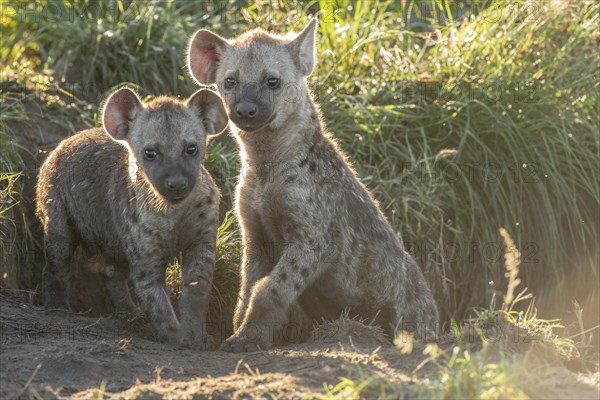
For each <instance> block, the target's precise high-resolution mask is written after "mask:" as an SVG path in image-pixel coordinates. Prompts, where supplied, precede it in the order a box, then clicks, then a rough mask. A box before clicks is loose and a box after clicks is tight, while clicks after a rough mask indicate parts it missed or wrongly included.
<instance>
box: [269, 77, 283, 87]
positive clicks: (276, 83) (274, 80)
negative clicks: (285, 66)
mask: <svg viewBox="0 0 600 400" xmlns="http://www.w3.org/2000/svg"><path fill="white" fill-rule="evenodd" d="M280 83H281V80H280V79H279V78H271V79H269V80H268V81H267V87H269V88H271V89H277V88H278V87H279V84H280Z"/></svg>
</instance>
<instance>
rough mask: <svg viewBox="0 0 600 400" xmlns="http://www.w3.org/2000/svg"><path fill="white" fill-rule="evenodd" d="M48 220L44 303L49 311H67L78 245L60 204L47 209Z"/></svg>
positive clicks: (43, 283)
mask: <svg viewBox="0 0 600 400" xmlns="http://www.w3.org/2000/svg"><path fill="white" fill-rule="evenodd" d="M45 217H46V218H45V221H44V248H45V252H46V266H45V268H44V272H43V275H42V301H43V303H44V306H46V307H48V308H60V309H66V310H68V309H70V307H69V276H70V270H71V261H72V259H73V253H74V252H75V248H76V247H77V244H78V242H77V240H76V236H75V235H74V233H73V231H72V228H71V227H70V226H69V223H68V219H67V216H66V213H64V212H63V210H62V206H61V205H60V204H58V202H56V204H53V207H48V209H46V216H45Z"/></svg>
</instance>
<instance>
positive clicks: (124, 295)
mask: <svg viewBox="0 0 600 400" xmlns="http://www.w3.org/2000/svg"><path fill="white" fill-rule="evenodd" d="M102 276H103V277H104V286H105V287H106V290H107V291H108V296H109V297H110V300H111V302H112V304H113V307H114V308H115V313H116V314H119V315H125V316H128V317H133V316H136V315H138V314H140V313H141V310H140V309H139V307H138V306H137V305H136V304H135V303H134V302H133V299H132V298H131V293H130V292H129V285H128V284H127V279H128V277H129V273H128V270H127V269H126V268H125V269H124V268H123V267H122V266H119V267H115V266H114V265H110V264H107V265H105V266H104V270H103V273H102Z"/></svg>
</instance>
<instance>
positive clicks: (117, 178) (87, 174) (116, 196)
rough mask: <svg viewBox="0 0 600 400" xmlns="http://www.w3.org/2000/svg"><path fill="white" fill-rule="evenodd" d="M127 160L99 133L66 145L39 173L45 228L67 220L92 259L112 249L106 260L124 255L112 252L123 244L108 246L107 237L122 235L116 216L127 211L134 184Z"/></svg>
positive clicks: (73, 139) (39, 202)
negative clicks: (53, 221)
mask: <svg viewBox="0 0 600 400" xmlns="http://www.w3.org/2000/svg"><path fill="white" fill-rule="evenodd" d="M128 158H129V155H128V152H127V149H126V148H125V147H123V146H122V145H120V144H118V143H116V142H115V141H114V140H112V139H111V138H109V137H108V135H106V134H105V133H104V131H103V130H102V129H100V128H96V129H90V130H87V131H83V132H81V133H78V134H76V135H74V136H72V137H70V138H69V139H67V140H65V141H63V142H62V143H61V144H60V146H59V147H57V149H56V150H55V151H54V152H53V153H52V154H51V156H50V157H49V159H48V160H47V162H46V163H45V164H44V166H43V168H42V169H41V171H40V176H39V181H38V192H37V193H38V194H37V207H38V213H39V215H40V217H41V219H42V223H43V225H44V227H45V228H47V225H48V223H49V222H50V220H51V219H53V218H55V219H56V218H67V221H66V222H67V224H68V228H69V229H71V230H73V231H74V233H76V236H77V237H78V239H80V240H81V242H82V244H84V246H85V248H86V250H87V251H88V252H89V253H90V254H96V253H98V252H100V251H102V250H104V249H102V248H107V247H108V248H112V250H113V251H110V252H109V253H108V254H107V255H108V256H117V255H118V254H119V253H121V252H119V251H114V250H117V249H114V247H120V245H119V242H120V241H119V240H114V242H113V241H111V242H112V243H107V241H108V240H107V238H108V237H109V236H112V237H114V238H115V239H116V238H117V237H119V236H120V233H121V229H120V227H119V224H118V223H117V222H118V221H120V220H122V218H123V217H124V216H123V215H116V213H115V212H114V211H115V210H118V211H119V213H123V212H125V211H126V210H127V209H128V208H129V207H128V204H129V198H130V195H131V193H130V191H129V185H130V184H131V183H130V182H131V180H130V177H129V176H128V175H127V169H124V168H123V165H127V163H128ZM108 231H110V232H112V235H107V234H106V232H108ZM119 261H122V260H119Z"/></svg>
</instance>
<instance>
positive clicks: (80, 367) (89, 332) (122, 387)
mask: <svg viewBox="0 0 600 400" xmlns="http://www.w3.org/2000/svg"><path fill="white" fill-rule="evenodd" d="M346 321H347V320H346ZM350 322H351V324H349V325H348V322H344V321H342V322H341V323H340V322H339V321H337V322H336V323H335V324H332V326H333V330H331V329H329V330H324V331H323V332H322V334H320V335H319V336H320V337H319V338H318V339H316V340H312V341H309V342H307V343H305V344H300V345H291V346H284V347H278V348H275V349H273V350H270V351H264V352H253V353H244V354H231V353H225V352H221V351H209V352H200V351H193V350H188V349H181V348H177V347H173V346H169V345H165V344H161V343H157V342H154V341H152V340H150V339H151V337H150V332H149V329H148V327H147V326H146V324H145V323H143V322H137V323H136V322H131V321H126V320H122V319H118V318H115V317H100V318H98V317H89V316H85V315H78V314H73V313H68V312H64V311H55V310H46V309H44V308H41V307H36V306H32V305H30V304H29V303H28V302H27V301H26V299H24V298H23V296H15V295H14V294H13V293H12V292H9V291H6V290H0V399H13V398H30V399H31V398H75V399H102V398H114V399H122V398H125V399H127V398H143V399H153V398H172V399H181V398H214V399H221V398H223V399H225V398H314V397H315V396H319V395H323V394H326V393H327V391H326V389H325V385H330V386H329V388H330V389H331V388H332V387H334V386H335V385H337V384H338V383H339V382H340V377H346V378H349V379H352V380H353V381H355V382H361V381H364V379H365V377H369V378H372V377H381V378H383V379H384V380H385V381H386V382H387V383H389V384H386V386H385V388H386V396H389V398H404V397H405V396H408V397H410V393H411V392H412V389H413V386H414V385H415V384H416V383H420V384H427V383H428V382H430V380H431V378H433V377H434V373H435V371H436V369H437V367H436V366H435V365H434V364H433V363H423V361H424V360H425V359H426V356H424V355H423V354H422V350H423V345H422V344H420V343H416V344H415V347H414V349H413V351H412V353H411V354H401V352H400V350H399V349H398V348H396V347H394V346H393V345H392V344H391V343H388V342H387V341H385V340H383V338H382V337H381V336H379V335H378V334H377V332H375V331H374V330H373V328H372V327H368V326H365V325H362V324H358V323H355V321H350ZM337 324H341V325H339V326H338V325H337ZM330 328H331V326H330ZM348 335H350V336H351V338H348ZM442 347H443V346H442ZM545 369H546V367H543V366H542V368H541V370H545ZM551 369H554V367H551ZM560 370H561V372H560V375H553V376H554V377H555V378H553V381H552V382H548V387H547V388H548V391H544V392H545V393H546V396H544V397H547V398H565V399H566V398H582V399H598V398H600V374H598V373H597V372H596V373H587V374H582V373H573V372H571V371H568V370H566V369H565V368H562V367H561V368H560ZM544 374H545V373H544ZM381 387H382V386H381V385H373V386H372V387H370V389H369V390H371V391H367V392H363V393H362V394H361V396H362V397H364V398H377V397H378V396H379V395H380V394H381V391H380V389H381ZM333 393H336V394H337V397H338V398H341V399H344V398H348V397H347V395H345V394H344V393H343V392H342V393H338V392H335V391H334V392H333ZM330 394H331V392H330Z"/></svg>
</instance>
